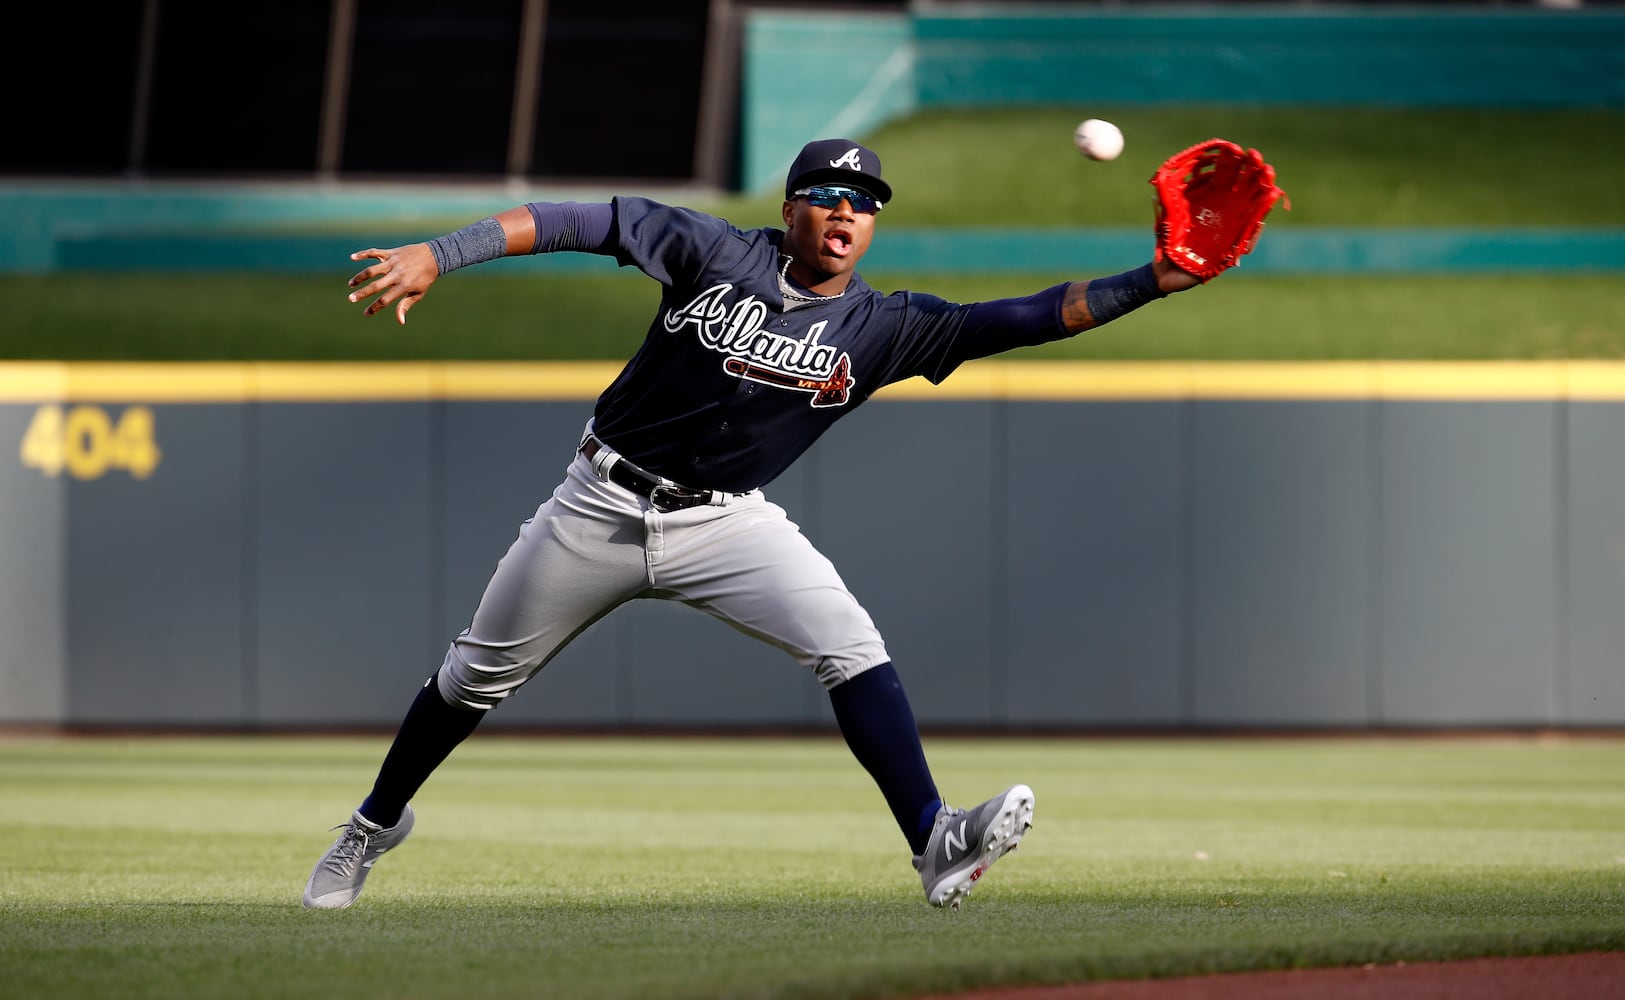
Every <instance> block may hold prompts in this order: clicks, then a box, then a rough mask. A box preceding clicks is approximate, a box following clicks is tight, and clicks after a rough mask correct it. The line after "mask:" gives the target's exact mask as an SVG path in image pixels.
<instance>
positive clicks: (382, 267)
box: [350, 243, 440, 326]
mask: <svg viewBox="0 0 1625 1000" xmlns="http://www.w3.org/2000/svg"><path fill="white" fill-rule="evenodd" d="M350 259H351V260H376V261H380V262H381V263H378V264H374V265H372V266H371V267H369V268H367V269H366V270H364V271H361V272H358V273H357V274H356V276H355V277H353V278H351V279H350V287H351V288H354V289H355V291H353V292H351V293H350V301H351V302H360V301H362V300H363V299H368V298H372V297H373V296H375V295H376V296H377V298H375V299H373V300H372V301H371V302H369V303H368V304H367V308H366V310H365V315H367V316H371V315H372V314H373V313H376V312H378V311H380V310H382V309H384V308H385V307H386V306H390V305H394V306H395V318H396V319H397V320H398V321H399V322H400V323H401V324H402V325H403V326H404V325H405V324H406V312H407V310H408V309H411V308H412V307H413V306H415V305H417V302H418V300H419V299H421V298H423V296H424V293H426V292H427V291H428V290H429V286H430V285H432V284H434V282H435V279H436V278H438V277H440V267H439V265H438V264H436V263H435V259H434V254H433V253H431V252H430V250H429V245H428V244H427V243H412V244H409V245H407V246H403V247H392V248H391V249H388V250H379V249H377V248H369V249H367V250H361V251H358V252H356V253H353V254H351V255H350ZM358 286H359V287H358Z"/></svg>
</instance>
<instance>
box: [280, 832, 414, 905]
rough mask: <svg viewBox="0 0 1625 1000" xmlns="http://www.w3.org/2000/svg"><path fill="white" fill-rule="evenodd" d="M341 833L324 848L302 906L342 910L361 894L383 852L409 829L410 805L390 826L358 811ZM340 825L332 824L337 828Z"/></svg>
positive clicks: (307, 884)
mask: <svg viewBox="0 0 1625 1000" xmlns="http://www.w3.org/2000/svg"><path fill="white" fill-rule="evenodd" d="M341 826H342V827H343V830H344V832H343V833H341V834H339V839H338V840H335V841H334V842H333V846H332V847H329V848H328V849H327V853H326V854H324V855H322V859H321V860H320V861H318V862H316V868H315V870H314V871H312V872H311V873H310V881H308V882H306V883H305V905H306V906H313V907H316V908H318V909H323V910H342V909H344V908H345V907H346V906H349V905H350V904H351V903H353V902H355V899H356V897H357V896H359V895H361V883H363V882H365V881H366V880H367V873H368V872H370V871H372V866H373V865H374V864H377V862H378V859H379V858H380V857H382V856H383V853H384V852H385V851H387V850H389V849H391V848H393V847H396V846H398V845H399V844H400V842H401V841H403V840H405V839H406V835H407V834H409V833H411V832H412V807H411V806H407V807H406V809H405V810H404V811H403V812H402V813H401V818H400V820H399V821H398V822H396V824H395V825H394V826H392V827H390V828H389V829H387V830H386V829H384V828H383V827H381V826H379V825H378V824H376V823H373V822H370V821H369V820H367V819H366V818H365V817H363V816H362V815H361V813H360V812H359V811H357V812H356V813H355V814H353V815H352V816H351V817H350V821H349V822H348V823H344V824H341ZM339 828H340V827H338V826H335V827H334V828H333V829H335V830H337V829H339Z"/></svg>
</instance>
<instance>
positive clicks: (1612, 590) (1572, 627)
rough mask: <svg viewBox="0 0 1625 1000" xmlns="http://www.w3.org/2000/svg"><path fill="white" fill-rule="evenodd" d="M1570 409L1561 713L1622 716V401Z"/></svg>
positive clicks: (1602, 720)
mask: <svg viewBox="0 0 1625 1000" xmlns="http://www.w3.org/2000/svg"><path fill="white" fill-rule="evenodd" d="M1567 415H1568V440H1569V451H1568V472H1569V479H1568V483H1569V489H1568V505H1569V506H1568V510H1569V520H1568V526H1569V531H1568V540H1567V541H1568V547H1567V550H1566V554H1567V557H1568V576H1567V580H1566V582H1567V591H1566V593H1567V597H1568V620H1567V628H1568V631H1567V633H1566V639H1567V641H1566V643H1565V650H1566V652H1567V658H1566V659H1567V662H1566V668H1567V669H1566V670H1565V672H1564V674H1563V675H1562V676H1561V677H1560V681H1561V685H1560V688H1561V691H1560V693H1561V698H1562V704H1561V706H1560V707H1561V708H1562V709H1563V717H1562V719H1561V721H1565V722H1570V723H1579V724H1609V725H1618V724H1620V723H1625V405H1622V404H1619V403H1594V404H1586V403H1575V404H1571V405H1570V406H1569V408H1568V411H1567Z"/></svg>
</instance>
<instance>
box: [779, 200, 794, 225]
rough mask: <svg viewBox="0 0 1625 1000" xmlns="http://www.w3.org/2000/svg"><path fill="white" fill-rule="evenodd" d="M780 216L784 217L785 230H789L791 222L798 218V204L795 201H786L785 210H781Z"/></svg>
mask: <svg viewBox="0 0 1625 1000" xmlns="http://www.w3.org/2000/svg"><path fill="white" fill-rule="evenodd" d="M780 214H782V215H783V216H784V228H786V229H789V228H790V220H791V219H793V218H795V217H796V203H795V202H793V201H786V202H785V203H784V208H783V209H781V210H780Z"/></svg>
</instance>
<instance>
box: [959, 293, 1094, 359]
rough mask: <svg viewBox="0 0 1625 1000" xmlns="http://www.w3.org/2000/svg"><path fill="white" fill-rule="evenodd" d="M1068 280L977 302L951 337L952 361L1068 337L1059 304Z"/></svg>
mask: <svg viewBox="0 0 1625 1000" xmlns="http://www.w3.org/2000/svg"><path fill="white" fill-rule="evenodd" d="M1070 284H1071V282H1070V281H1063V282H1061V283H1060V284H1059V285H1051V286H1050V287H1049V288H1046V289H1044V290H1043V291H1041V292H1035V293H1033V294H1032V295H1027V296H1024V297H1022V298H1019V299H994V300H992V301H990V302H977V303H975V304H974V305H972V306H971V307H970V309H969V310H968V311H967V312H966V314H965V323H964V325H963V326H961V327H960V328H959V336H958V337H956V338H955V339H954V346H953V351H952V355H953V363H954V364H956V365H957V364H959V363H960V362H963V361H970V360H973V359H975V358H986V357H991V356H993V355H995V354H1000V353H1002V352H1004V351H1009V350H1013V349H1015V348H1017V347H1031V346H1033V345H1034V344H1047V343H1049V342H1050V341H1052V340H1061V339H1063V338H1065V337H1070V336H1072V334H1071V333H1070V332H1068V330H1067V328H1066V324H1065V323H1063V322H1061V303H1062V302H1063V301H1065V299H1066V288H1067V286H1068V285H1070Z"/></svg>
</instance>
